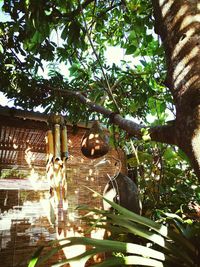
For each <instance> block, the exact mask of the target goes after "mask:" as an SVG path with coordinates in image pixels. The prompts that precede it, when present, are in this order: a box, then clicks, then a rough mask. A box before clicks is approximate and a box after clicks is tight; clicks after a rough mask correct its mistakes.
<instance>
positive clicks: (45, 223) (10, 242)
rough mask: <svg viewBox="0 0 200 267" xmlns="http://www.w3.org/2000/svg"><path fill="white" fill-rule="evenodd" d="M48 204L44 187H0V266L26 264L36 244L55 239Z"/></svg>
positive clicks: (20, 265) (47, 194)
mask: <svg viewBox="0 0 200 267" xmlns="http://www.w3.org/2000/svg"><path fill="white" fill-rule="evenodd" d="M49 207H50V205H49V192H48V191H46V190H45V191H32V190H7V189H6V190H3V189H1V190H0V209H1V213H0V266H4V267H13V266H18V267H22V266H27V260H28V258H29V257H30V255H31V254H32V253H33V251H34V250H35V248H36V246H38V245H39V244H41V242H44V241H49V240H54V239H55V238H56V232H55V229H54V227H53V226H52V225H51V224H50V222H49V218H48V217H49Z"/></svg>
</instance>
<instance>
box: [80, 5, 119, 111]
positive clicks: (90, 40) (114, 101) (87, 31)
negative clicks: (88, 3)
mask: <svg viewBox="0 0 200 267" xmlns="http://www.w3.org/2000/svg"><path fill="white" fill-rule="evenodd" d="M79 5H80V7H81V14H82V17H83V23H84V26H85V30H86V34H87V37H88V40H89V42H90V45H91V47H92V50H93V53H94V55H95V57H96V59H97V61H98V63H99V66H100V68H101V71H102V74H103V77H104V79H105V81H106V85H107V88H108V91H107V93H108V95H110V97H111V98H112V100H113V103H114V104H115V107H116V109H117V112H118V113H120V109H119V106H118V104H117V102H116V100H115V98H114V96H113V94H112V90H111V87H110V84H109V81H108V78H107V75H106V73H105V72H104V69H103V66H102V64H101V61H100V59H99V56H98V55H97V52H96V50H95V47H94V45H93V42H92V39H91V37H90V34H89V30H88V27H87V23H86V20H85V16H84V13H83V10H82V5H81V3H80V0H79Z"/></svg>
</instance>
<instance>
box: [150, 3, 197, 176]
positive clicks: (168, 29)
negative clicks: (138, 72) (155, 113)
mask: <svg viewBox="0 0 200 267" xmlns="http://www.w3.org/2000/svg"><path fill="white" fill-rule="evenodd" d="M152 3H153V7H154V14H155V20H156V25H155V29H156V32H157V33H158V34H159V35H160V36H161V38H162V41H163V44H164V48H165V53H166V63H167V70H168V71H167V78H166V84H167V86H168V88H169V90H170V91H171V93H172V95H173V98H174V102H175V105H176V110H177V114H176V121H175V125H174V135H175V139H176V143H177V145H178V146H179V147H180V148H182V149H183V150H184V151H185V152H186V154H187V155H188V156H189V158H190V160H191V164H192V166H193V167H194V170H195V172H196V174H197V175H198V177H199V179H200V2H199V0H181V1H174V0H152Z"/></svg>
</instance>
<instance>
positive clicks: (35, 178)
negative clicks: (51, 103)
mask: <svg viewBox="0 0 200 267" xmlns="http://www.w3.org/2000/svg"><path fill="white" fill-rule="evenodd" d="M47 120H48V116H47V115H45V114H41V113H39V112H28V111H23V110H19V109H14V108H8V107H0V266H4V267H14V266H18V267H24V266H27V261H28V260H29V258H30V255H32V253H33V252H34V251H35V248H36V247H37V246H39V245H41V244H44V242H47V241H49V240H54V239H56V238H62V237H68V236H73V235H74V236H77V235H82V234H83V233H84V230H85V224H84V222H83V221H82V219H81V216H80V215H83V214H80V212H79V211H78V210H77V209H76V207H77V206H78V205H89V206H91V207H97V208H100V207H101V206H102V200H101V199H100V198H98V197H97V196H96V195H95V194H94V193H92V192H91V191H89V190H88V189H86V187H85V186H87V187H89V188H91V189H93V190H95V191H96V192H99V193H102V191H103V189H104V187H105V184H106V183H107V182H108V177H111V176H114V175H116V174H117V173H118V172H119V171H121V172H122V173H123V172H124V173H125V172H126V165H125V158H124V154H123V152H122V151H121V150H115V149H110V150H109V152H108V153H107V154H106V155H104V156H102V157H100V158H98V159H89V158H86V157H85V156H84V155H83V154H82V153H81V148H80V145H81V140H82V137H83V135H84V134H85V132H86V131H87V130H88V129H89V128H90V125H87V126H86V125H84V124H79V125H77V126H73V125H71V124H68V123H67V124H66V126H67V134H68V152H69V156H68V159H67V161H66V164H65V173H66V182H67V186H66V192H65V196H64V197H63V198H64V200H65V201H64V202H63V204H62V207H61V209H59V207H58V206H59V205H58V204H59V199H58V203H56V202H55V195H54V194H55V192H53V191H52V188H51V185H50V184H49V182H48V181H47V176H46V166H47V157H46V143H45V136H46V133H47V131H48V125H47ZM61 195H63V194H61ZM55 205H56V208H58V210H57V213H56V212H55ZM94 234H96V233H94ZM78 249H80V248H78ZM67 253H68V252H67V251H66V255H67ZM69 253H70V256H71V255H72V251H71V252H69ZM66 255H64V254H63V253H60V254H57V255H56V256H55V257H56V258H52V259H51V261H52V262H55V261H56V260H57V259H59V257H64V256H66ZM44 266H51V262H48V263H45V264H44Z"/></svg>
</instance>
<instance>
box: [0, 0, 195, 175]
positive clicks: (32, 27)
mask: <svg viewBox="0 0 200 267" xmlns="http://www.w3.org/2000/svg"><path fill="white" fill-rule="evenodd" d="M199 9H200V7H199V3H198V1H191V0H184V1H172V0H152V1H150V0H147V1H144V0H130V1H129V0H127V1H125V0H116V1H101V0H100V1H95V0H84V1H81V0H70V1H63V0H54V1H44V0H42V1H31V0H27V1H25V0H18V1H11V0H4V1H3V10H4V12H6V13H8V14H9V16H10V18H9V20H7V21H5V22H1V23H0V75H1V81H0V88H1V91H2V92H3V93H4V94H5V95H6V96H7V97H8V98H13V99H15V104H16V105H18V106H21V107H23V108H28V109H32V108H34V107H36V106H42V107H44V108H45V109H46V111H47V112H49V111H51V112H53V111H54V112H55V111H59V112H65V114H66V115H67V117H68V119H69V120H71V121H72V122H73V123H77V121H78V120H83V119H86V118H88V117H90V116H91V114H93V115H95V116H98V117H99V119H101V120H104V122H105V123H106V122H107V123H108V124H109V123H110V124H111V123H112V124H113V125H116V126H117V127H119V129H122V130H125V132H126V133H127V134H128V135H129V136H133V137H134V138H137V139H142V138H143V139H148V140H149V141H150V140H151V141H156V142H161V143H166V144H172V145H176V146H177V147H179V148H181V149H182V150H183V151H184V152H185V153H186V154H187V156H188V157H189V159H190V161H191V164H192V166H193V168H194V170H195V173H196V175H197V176H198V177H199V179H200V170H199V165H200V149H199V145H200V135H199V131H200V124H199V119H200V113H199V100H198V99H199V97H198V94H199V84H200V77H199V68H200V67H199V66H200V65H199V62H200V60H199V57H200V53H199V50H200V44H199V31H200V24H199ZM153 27H155V31H156V33H157V34H158V35H159V36H160V37H161V40H162V43H161V40H160V37H158V36H157V35H156V34H155V33H154V32H153ZM59 37H61V39H60V38H59ZM107 46H119V47H121V48H123V49H125V52H126V54H127V55H132V56H133V63H134V60H135V59H137V62H138V58H139V63H137V64H132V65H131V66H130V64H127V62H123V64H122V66H121V67H119V66H117V65H115V64H113V65H112V66H109V65H108V64H107V63H106V59H105V56H104V53H105V51H106V47H107ZM164 53H165V58H164ZM61 62H65V63H66V66H67V67H66V69H67V68H68V69H69V71H70V78H69V77H68V78H67V76H65V77H64V76H63V75H61V74H60V71H59V65H58V63H61ZM48 63H51V65H50V72H49V75H50V77H49V78H44V77H42V75H39V72H38V70H40V69H44V68H46V66H47V64H48ZM167 110H171V111H172V112H173V113H175V119H174V120H173V121H170V122H166V121H167ZM175 110H176V112H175ZM100 114H102V115H103V116H104V119H103V117H102V116H101V115H100ZM147 114H152V115H156V116H157V119H156V120H155V121H154V123H153V124H149V123H148V121H147V119H146V115H147ZM126 115H130V116H132V117H134V118H137V119H141V120H142V122H143V124H144V125H143V124H141V123H135V122H133V121H132V120H129V119H127V118H125V117H126Z"/></svg>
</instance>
